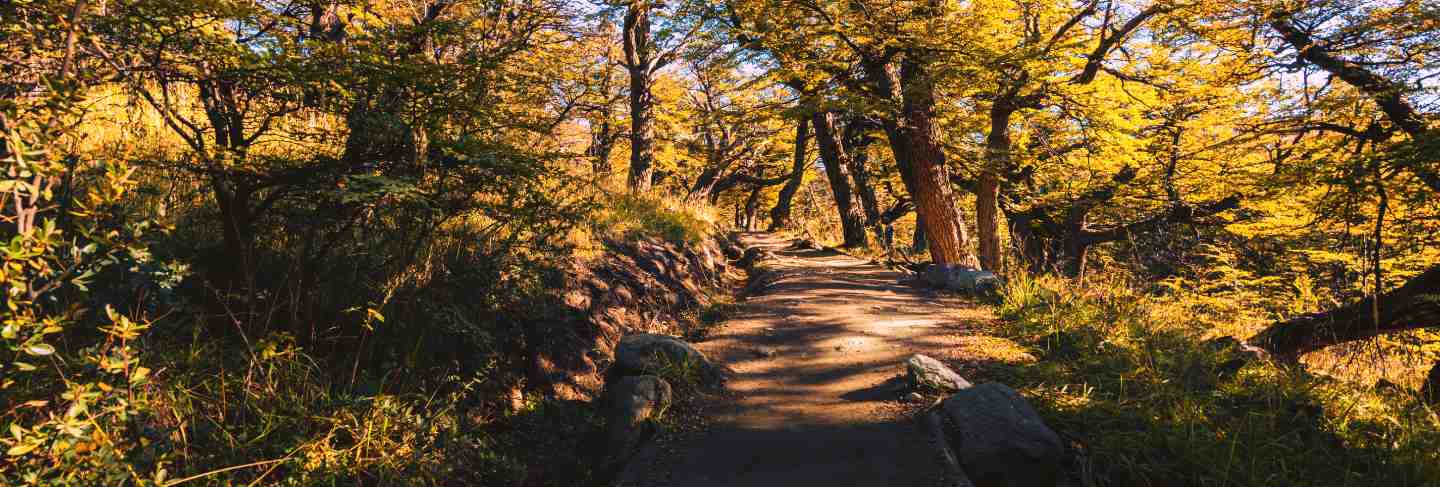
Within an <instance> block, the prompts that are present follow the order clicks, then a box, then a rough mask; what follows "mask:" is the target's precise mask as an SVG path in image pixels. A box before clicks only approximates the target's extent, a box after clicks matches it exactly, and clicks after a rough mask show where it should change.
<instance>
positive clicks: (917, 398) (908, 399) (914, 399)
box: [905, 392, 925, 402]
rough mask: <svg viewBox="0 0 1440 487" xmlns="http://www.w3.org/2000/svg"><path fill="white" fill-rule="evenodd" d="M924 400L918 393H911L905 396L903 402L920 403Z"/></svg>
mask: <svg viewBox="0 0 1440 487" xmlns="http://www.w3.org/2000/svg"><path fill="white" fill-rule="evenodd" d="M924 400H925V396H922V395H920V393H918V392H912V393H909V394H906V395H905V402H920V401H924Z"/></svg>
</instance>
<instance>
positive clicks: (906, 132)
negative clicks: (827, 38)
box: [862, 58, 975, 265]
mask: <svg viewBox="0 0 1440 487" xmlns="http://www.w3.org/2000/svg"><path fill="white" fill-rule="evenodd" d="M862 64H863V67H864V69H865V72H866V77H867V78H868V79H869V81H870V82H871V83H872V84H873V85H874V88H875V89H876V91H879V92H880V93H881V95H882V96H884V97H887V98H890V99H891V100H897V101H900V112H899V113H898V114H896V115H898V116H897V117H894V118H889V117H887V118H886V119H884V120H881V125H882V127H883V128H884V129H885V135H886V138H887V139H889V143H890V150H891V152H893V153H894V155H895V163H896V165H897V166H898V167H899V169H900V179H901V180H902V181H903V182H904V183H905V189H906V191H908V192H909V193H910V196H911V199H912V200H913V201H914V202H915V211H916V213H917V214H918V215H919V225H920V226H922V227H924V231H925V236H926V237H927V238H926V241H927V243H928V247H929V249H930V257H931V260H933V261H934V262H935V263H936V264H965V265H973V264H974V262H975V258H974V255H973V254H971V252H970V246H969V235H968V234H967V233H966V231H965V226H964V221H963V220H962V219H961V217H960V212H959V211H957V210H956V209H955V195H954V191H953V190H952V189H951V188H950V182H949V175H948V173H947V171H946V168H945V152H944V149H943V147H942V146H941V144H940V141H939V136H938V133H937V129H936V127H935V93H934V85H933V84H932V82H931V80H930V78H929V76H928V74H927V73H926V72H925V69H924V66H922V65H921V64H920V63H918V62H916V61H911V60H907V61H905V62H903V63H902V65H901V67H900V69H899V70H898V71H899V72H898V73H897V72H896V71H897V70H896V69H895V68H894V66H893V63H891V62H882V61H879V60H876V59H874V58H868V59H865V60H864V62H863V63H862Z"/></svg>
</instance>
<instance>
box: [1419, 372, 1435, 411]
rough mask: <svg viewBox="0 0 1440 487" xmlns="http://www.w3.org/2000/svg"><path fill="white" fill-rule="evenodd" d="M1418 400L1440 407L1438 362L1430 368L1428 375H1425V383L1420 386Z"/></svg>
mask: <svg viewBox="0 0 1440 487" xmlns="http://www.w3.org/2000/svg"><path fill="white" fill-rule="evenodd" d="M1420 398H1421V399H1423V400H1424V401H1425V402H1427V403H1430V404H1433V405H1440V362H1435V365H1434V366H1432V367H1430V373H1429V374H1426V375H1425V382H1424V383H1423V384H1422V385H1421V386H1420Z"/></svg>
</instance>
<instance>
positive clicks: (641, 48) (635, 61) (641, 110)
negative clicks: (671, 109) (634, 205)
mask: <svg viewBox="0 0 1440 487" xmlns="http://www.w3.org/2000/svg"><path fill="white" fill-rule="evenodd" d="M623 35H624V44H625V69H626V71H628V72H629V74H630V178H629V186H630V190H631V191H636V192H642V193H643V192H648V191H650V187H651V186H652V185H653V184H654V179H655V167H654V166H655V114H654V105H655V99H654V95H653V94H652V93H651V90H650V88H651V84H652V81H653V80H652V79H651V76H652V69H653V66H654V64H655V59H654V57H655V53H654V52H653V51H654V46H653V44H652V42H651V40H650V7H649V5H647V4H645V3H644V2H632V3H631V4H630V7H629V8H628V9H627V10H626V12H625V26H624V34H623Z"/></svg>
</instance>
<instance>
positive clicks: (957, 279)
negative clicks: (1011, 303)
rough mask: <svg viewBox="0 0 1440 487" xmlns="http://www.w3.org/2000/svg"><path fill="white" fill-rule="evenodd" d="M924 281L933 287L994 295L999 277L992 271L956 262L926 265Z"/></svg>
mask: <svg viewBox="0 0 1440 487" xmlns="http://www.w3.org/2000/svg"><path fill="white" fill-rule="evenodd" d="M925 282H926V283H927V284H929V285H931V286H933V287H937V288H940V289H944V290H947V291H956V292H960V293H964V294H969V295H972V296H994V295H996V294H998V293H999V292H1000V278H999V277H998V276H996V275H995V274H994V273H992V272H990V271H982V270H980V269H976V268H973V267H967V266H963V265H958V264H939V265H932V266H929V267H927V268H926V269H925Z"/></svg>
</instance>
